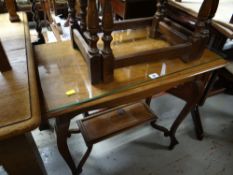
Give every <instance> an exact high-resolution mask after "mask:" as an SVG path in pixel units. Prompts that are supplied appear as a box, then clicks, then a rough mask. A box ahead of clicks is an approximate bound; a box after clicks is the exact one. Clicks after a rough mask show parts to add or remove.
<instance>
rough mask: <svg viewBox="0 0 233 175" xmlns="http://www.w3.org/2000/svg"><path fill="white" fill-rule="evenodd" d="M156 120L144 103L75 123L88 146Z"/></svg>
mask: <svg viewBox="0 0 233 175" xmlns="http://www.w3.org/2000/svg"><path fill="white" fill-rule="evenodd" d="M156 119H157V116H155V114H153V112H152V111H151V110H150V109H149V107H148V106H147V105H146V104H145V103H143V102H138V103H134V104H130V105H124V106H120V107H116V108H113V109H110V110H106V111H104V112H101V113H98V114H96V115H93V116H89V117H86V118H84V119H81V120H78V121H77V123H78V126H79V128H80V131H81V133H82V135H83V137H84V140H85V142H86V144H87V145H89V144H94V143H96V142H99V141H101V140H104V139H106V138H108V137H111V136H113V135H115V134H118V133H120V132H122V131H124V130H127V129H130V128H132V127H135V126H138V125H140V124H142V123H145V122H150V121H155V120H156Z"/></svg>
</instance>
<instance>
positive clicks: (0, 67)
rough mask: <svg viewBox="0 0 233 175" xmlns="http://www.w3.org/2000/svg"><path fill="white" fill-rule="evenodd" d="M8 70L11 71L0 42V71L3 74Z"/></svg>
mask: <svg viewBox="0 0 233 175" xmlns="http://www.w3.org/2000/svg"><path fill="white" fill-rule="evenodd" d="M8 70H11V66H10V63H9V60H8V58H7V55H6V53H5V50H4V49H3V46H2V42H1V40H0V71H1V72H5V71H8Z"/></svg>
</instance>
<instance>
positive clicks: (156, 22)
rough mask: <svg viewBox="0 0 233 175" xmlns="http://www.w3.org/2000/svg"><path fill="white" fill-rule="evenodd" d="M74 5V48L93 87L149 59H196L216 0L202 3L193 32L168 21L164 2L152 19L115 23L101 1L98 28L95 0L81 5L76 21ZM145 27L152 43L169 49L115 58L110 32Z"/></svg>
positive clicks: (72, 3) (72, 4)
mask: <svg viewBox="0 0 233 175" xmlns="http://www.w3.org/2000/svg"><path fill="white" fill-rule="evenodd" d="M75 2H76V1H75V0H71V1H70V9H71V19H72V20H71V21H72V24H71V25H72V26H71V29H72V30H71V33H72V34H71V36H72V41H73V47H74V48H78V49H80V50H81V53H82V54H83V57H84V59H85V60H86V63H87V65H88V67H89V72H90V78H91V81H92V83H93V84H97V83H100V82H110V81H112V79H113V75H114V69H115V68H119V67H124V66H129V65H132V64H138V63H141V62H148V61H153V59H151V57H154V56H155V57H154V59H156V58H158V57H159V58H161V57H163V58H167V59H169V58H172V57H174V56H178V57H180V58H181V59H182V60H183V61H185V62H188V61H191V60H194V59H197V58H199V57H200V56H201V54H202V53H203V51H204V48H205V45H206V43H207V41H208V32H207V31H208V28H207V26H208V23H209V21H210V19H211V18H212V17H213V16H214V14H215V11H216V8H217V5H218V0H205V1H204V2H203V3H202V7H201V8H200V11H199V13H198V18H197V22H196V23H195V30H194V32H192V31H190V30H187V29H186V28H184V27H183V26H181V25H179V24H178V23H176V22H174V21H172V20H170V19H169V18H167V15H166V13H167V12H166V10H165V8H166V5H167V4H166V1H163V0H159V1H157V6H158V7H159V8H157V11H156V13H155V15H154V17H149V18H139V19H133V20H123V21H116V22H114V21H113V17H112V5H111V1H104V4H103V10H102V11H103V13H102V16H103V18H102V20H101V26H99V20H100V18H99V17H98V11H97V6H96V2H95V0H90V1H88V4H87V1H80V7H81V11H80V18H76V11H75ZM86 9H87V10H86ZM93 14H94V15H93ZM86 19H87V20H86ZM151 24H152V25H151ZM145 26H148V27H149V28H150V36H149V37H150V38H151V40H153V39H160V40H161V42H162V41H168V43H169V45H167V47H166V48H157V49H148V50H147V51H144V52H141V51H138V52H135V53H132V54H125V55H121V56H117V55H115V54H114V48H113V47H112V32H115V31H118V30H125V29H135V28H142V27H145ZM100 32H103V36H102V41H103V43H102V44H99V43H97V42H98V40H99V39H100V37H99V35H98V33H100ZM138 40H139V38H138Z"/></svg>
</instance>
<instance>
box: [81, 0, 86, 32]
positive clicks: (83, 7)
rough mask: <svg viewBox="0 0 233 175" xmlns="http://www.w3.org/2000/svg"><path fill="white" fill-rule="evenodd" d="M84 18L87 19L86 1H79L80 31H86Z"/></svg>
mask: <svg viewBox="0 0 233 175" xmlns="http://www.w3.org/2000/svg"><path fill="white" fill-rule="evenodd" d="M86 17H87V0H80V29H81V30H82V31H86V30H87V24H86Z"/></svg>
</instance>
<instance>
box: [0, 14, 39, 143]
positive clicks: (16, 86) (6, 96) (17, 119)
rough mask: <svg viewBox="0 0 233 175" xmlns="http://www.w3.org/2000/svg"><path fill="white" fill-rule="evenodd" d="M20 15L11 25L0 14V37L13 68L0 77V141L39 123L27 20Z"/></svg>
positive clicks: (23, 15)
mask: <svg viewBox="0 0 233 175" xmlns="http://www.w3.org/2000/svg"><path fill="white" fill-rule="evenodd" d="M19 15H20V18H21V19H22V22H20V23H10V22H9V20H8V19H7V18H8V17H7V14H2V15H0V23H1V28H0V37H1V39H2V44H3V46H4V48H5V51H6V54H7V56H8V58H9V61H10V64H11V66H12V70H11V71H7V72H4V73H1V74H0V99H1V100H0V140H2V139H5V138H8V137H12V136H15V135H19V134H22V133H25V132H27V131H30V130H32V129H34V128H35V127H37V126H38V125H39V122H40V107H39V101H38V93H37V83H36V76H35V69H34V60H33V53H32V48H31V43H30V35H29V29H28V26H27V24H28V23H27V17H26V14H25V13H19Z"/></svg>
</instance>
